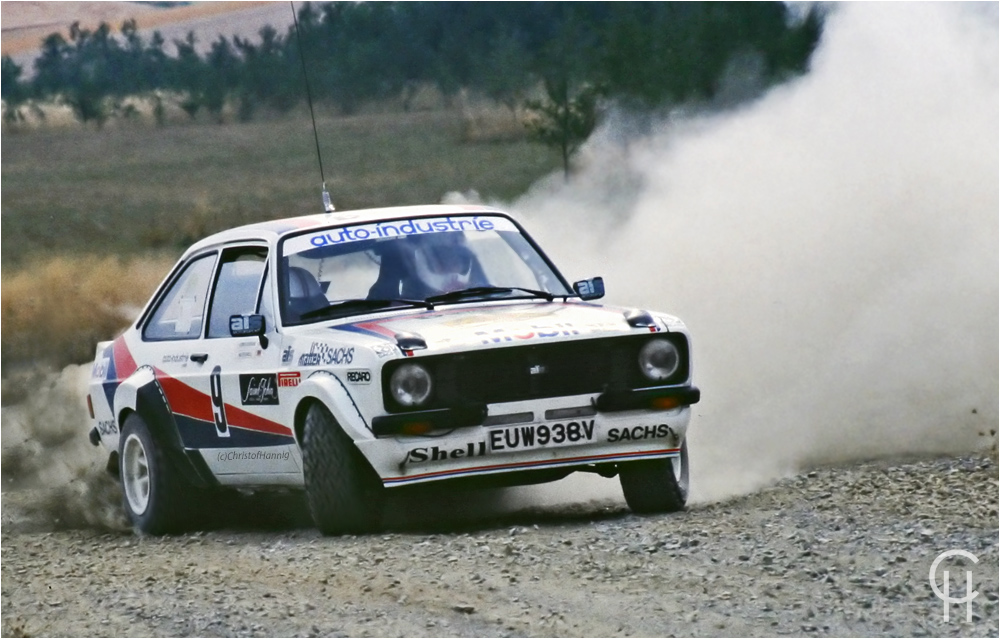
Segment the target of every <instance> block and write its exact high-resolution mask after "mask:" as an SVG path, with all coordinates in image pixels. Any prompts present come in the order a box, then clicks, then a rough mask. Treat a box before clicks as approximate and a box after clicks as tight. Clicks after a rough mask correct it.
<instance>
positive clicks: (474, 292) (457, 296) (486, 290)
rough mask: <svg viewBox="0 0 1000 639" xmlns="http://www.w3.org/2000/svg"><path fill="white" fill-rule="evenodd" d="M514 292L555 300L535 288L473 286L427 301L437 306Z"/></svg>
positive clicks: (431, 297) (550, 294)
mask: <svg viewBox="0 0 1000 639" xmlns="http://www.w3.org/2000/svg"><path fill="white" fill-rule="evenodd" d="M514 291H520V292H522V293H527V294H529V295H530V296H531V297H541V298H544V299H546V300H548V301H549V302H551V301H552V300H554V299H555V296H554V295H553V294H552V293H547V292H545V291H537V290H535V289H533V288H521V287H520V286H473V287H472V288H463V289H460V290H458V291H451V292H450V293H442V294H441V295H431V296H430V297H428V298H427V299H426V301H427V302H429V303H431V304H437V303H438V302H454V301H457V300H461V299H465V298H467V297H481V296H484V295H496V294H500V293H513V292H514Z"/></svg>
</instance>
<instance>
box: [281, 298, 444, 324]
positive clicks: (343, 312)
mask: <svg viewBox="0 0 1000 639" xmlns="http://www.w3.org/2000/svg"><path fill="white" fill-rule="evenodd" d="M397 305H404V306H420V307H423V308H427V309H433V308H434V305H433V304H431V303H429V302H425V301H423V300H408V299H403V298H394V299H374V300H369V299H360V298H359V299H350V300H341V301H339V302H334V303H333V304H330V305H329V306H324V307H322V308H317V309H313V310H311V311H306V312H305V313H302V314H301V315H300V316H299V317H300V318H301V319H304V320H306V319H314V318H317V317H330V318H334V317H345V316H347V315H351V314H352V313H357V312H359V311H376V310H380V309H383V308H388V307H390V306H397Z"/></svg>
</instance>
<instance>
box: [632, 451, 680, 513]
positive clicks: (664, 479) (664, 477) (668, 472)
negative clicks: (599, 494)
mask: <svg viewBox="0 0 1000 639" xmlns="http://www.w3.org/2000/svg"><path fill="white" fill-rule="evenodd" d="M618 479H619V481H621V485H622V492H623V493H625V503H627V504H628V507H629V508H631V509H632V512H635V513H640V514H648V513H672V512H677V511H680V510H684V504H686V503H687V497H688V484H689V480H688V454H687V442H684V443H683V444H681V451H680V454H679V455H678V456H677V457H674V458H673V459H648V460H643V461H635V462H630V463H628V464H624V465H622V468H621V470H620V471H619V473H618Z"/></svg>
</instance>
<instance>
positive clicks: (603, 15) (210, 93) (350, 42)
mask: <svg viewBox="0 0 1000 639" xmlns="http://www.w3.org/2000/svg"><path fill="white" fill-rule="evenodd" d="M789 11H790V9H789V8H788V6H787V5H785V4H784V3H781V2H753V3H743V2H731V3H730V2H650V3H646V2H623V3H619V2H579V3H577V2H514V3H506V2H360V3H356V2H330V3H325V4H322V5H319V4H318V3H307V4H301V5H300V6H299V7H298V9H297V20H298V31H296V30H295V28H294V27H289V29H288V31H287V32H286V33H284V34H282V33H279V32H278V31H277V30H276V29H274V28H273V27H264V28H263V29H261V30H260V32H259V34H258V36H259V37H258V39H256V40H250V39H244V38H241V37H239V36H233V37H231V38H227V37H225V36H220V37H219V38H218V39H216V40H215V41H213V42H211V43H210V48H209V50H208V51H207V53H204V54H199V52H198V49H197V47H196V45H197V44H198V43H197V42H196V40H195V35H194V33H193V32H190V33H188V35H187V37H186V38H185V39H183V40H175V41H174V42H173V45H174V48H175V52H174V53H173V54H168V53H167V48H166V45H167V43H166V42H165V40H164V38H163V37H162V36H161V35H160V33H159V32H154V33H153V35H152V36H151V37H149V38H148V39H146V38H143V37H142V36H141V35H140V34H139V32H138V29H137V26H136V23H135V21H131V20H130V21H126V22H124V23H123V24H122V25H121V28H120V30H119V32H118V33H117V34H116V33H113V31H112V29H111V27H110V26H109V25H107V24H101V25H100V26H99V27H97V28H96V29H94V30H88V29H84V28H81V27H80V25H79V24H75V25H73V27H72V28H71V29H70V31H69V34H68V38H67V37H64V36H63V35H61V34H59V33H53V34H51V35H49V36H47V37H46V38H44V39H43V41H42V46H41V53H40V55H39V57H38V58H37V59H36V60H35V61H34V74H33V76H32V77H31V78H30V79H28V80H24V79H22V75H23V69H22V68H20V67H19V66H18V65H17V64H15V63H14V61H13V60H12V59H11V58H9V57H4V58H3V60H2V80H0V90H2V97H3V101H4V116H5V118H7V119H8V120H9V121H10V120H16V119H18V118H19V117H21V114H22V111H21V109H22V108H23V107H25V106H27V105H30V104H31V103H33V102H37V101H47V100H48V101H51V100H55V101H61V102H63V103H65V104H68V105H69V106H70V107H72V109H73V112H74V114H75V115H76V117H77V118H78V119H79V120H81V121H82V122H96V123H97V124H98V125H100V124H101V123H103V122H104V120H105V119H107V118H108V117H110V116H111V115H112V114H114V113H115V111H116V110H120V109H122V108H123V107H122V106H121V105H122V104H123V103H124V102H123V101H124V98H126V97H136V96H138V97H145V98H146V99H149V100H151V101H152V102H153V104H154V113H155V114H157V118H158V121H160V122H162V121H163V120H162V115H163V104H162V100H163V95H164V94H165V93H170V94H173V95H175V96H178V99H179V100H180V104H181V106H182V108H183V109H184V110H185V111H186V112H187V113H188V114H189V115H190V116H191V117H192V118H193V117H196V116H197V115H198V113H200V112H205V113H208V114H210V115H211V116H212V117H215V118H218V119H220V120H221V118H222V114H223V109H224V108H225V107H226V106H227V105H232V106H234V107H235V113H236V114H237V117H238V118H239V119H241V120H250V119H252V118H253V117H254V114H255V113H256V112H257V111H258V110H259V109H270V110H274V111H277V112H286V111H288V110H290V109H292V108H293V107H295V106H296V105H298V104H299V103H301V102H302V101H303V100H304V99H305V90H304V83H303V75H302V63H303V60H302V58H300V56H301V55H303V54H304V56H305V60H304V61H305V63H306V64H305V66H306V69H307V74H308V81H309V84H310V86H311V88H312V94H313V97H314V99H315V100H316V101H317V102H322V103H327V104H331V105H334V106H335V107H336V108H337V109H338V110H339V111H340V112H342V113H345V114H349V113H352V112H354V111H356V110H357V109H358V108H359V106H360V105H362V104H364V103H365V102H368V101H373V100H383V99H387V98H398V99H401V101H402V104H403V105H404V108H408V107H409V106H410V105H411V103H412V100H413V98H414V96H415V95H416V93H417V91H418V89H419V88H421V87H424V86H433V87H436V88H437V89H438V90H439V91H440V92H441V94H443V95H444V96H446V98H447V97H450V96H454V95H455V94H456V93H458V92H459V91H460V90H462V89H466V90H470V91H475V92H477V93H479V94H482V95H484V96H487V97H489V98H491V99H493V100H496V101H497V102H499V103H502V104H505V105H507V106H509V107H511V108H512V109H513V108H517V107H528V108H529V109H532V110H534V111H535V112H536V113H537V114H538V117H537V118H536V119H535V126H534V133H535V135H536V136H537V137H538V138H539V139H541V140H543V141H548V142H550V143H553V144H557V145H562V146H563V147H564V152H565V151H566V150H567V148H566V146H567V145H566V144H565V142H566V138H567V137H569V138H573V137H579V135H580V132H581V131H585V132H586V133H589V128H592V126H593V121H594V118H595V109H596V108H597V107H596V105H597V104H598V102H599V101H600V100H601V99H605V98H610V99H613V100H615V101H617V102H619V103H623V104H625V105H628V106H632V107H635V108H637V109H655V108H661V107H664V106H670V105H675V104H680V103H684V102H689V101H692V100H695V101H698V100H711V99H713V98H714V97H715V96H716V95H717V93H718V92H719V91H720V90H721V89H722V87H723V82H724V78H725V75H726V72H727V69H729V68H731V65H732V64H733V61H734V60H739V59H741V58H742V59H745V60H751V61H752V64H751V66H752V68H753V69H754V70H755V71H754V72H755V74H756V75H757V80H758V81H759V83H760V84H761V85H762V86H766V85H767V84H771V83H774V82H779V81H782V80H783V79H785V78H787V77H789V76H790V75H794V74H797V73H800V72H802V71H804V69H805V68H806V65H807V63H808V60H809V56H810V54H811V53H812V51H813V49H814V48H815V46H816V43H817V41H818V39H819V35H820V30H821V27H822V20H821V16H820V15H819V14H818V13H816V12H815V11H811V10H810V11H809V12H808V13H807V14H806V15H804V16H797V17H793V16H792V15H790V13H789ZM793 18H795V19H793ZM299 38H301V41H299ZM537 87H541V88H542V89H544V92H543V94H544V98H542V99H538V98H535V99H533V100H529V95H530V94H531V92H532V90H533V89H534V88H537Z"/></svg>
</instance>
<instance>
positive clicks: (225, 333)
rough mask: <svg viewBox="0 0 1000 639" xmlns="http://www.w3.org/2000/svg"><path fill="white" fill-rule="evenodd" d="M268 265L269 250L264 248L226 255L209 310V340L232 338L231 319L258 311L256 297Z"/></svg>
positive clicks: (247, 249)
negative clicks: (265, 266) (230, 332)
mask: <svg viewBox="0 0 1000 639" xmlns="http://www.w3.org/2000/svg"><path fill="white" fill-rule="evenodd" d="M266 263H267V249H265V248H263V247H256V246H255V247H249V248H246V247H245V248H238V249H229V250H227V251H225V252H223V254H222V263H221V264H220V266H219V276H218V278H217V279H216V282H215V292H214V293H213V295H212V305H211V306H210V307H209V308H210V309H211V310H210V311H209V313H210V314H209V321H208V337H229V318H230V316H232V315H240V314H243V313H253V312H254V311H255V310H256V309H257V294H258V292H259V291H260V279H261V276H262V275H263V274H264V265H265V264H266Z"/></svg>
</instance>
